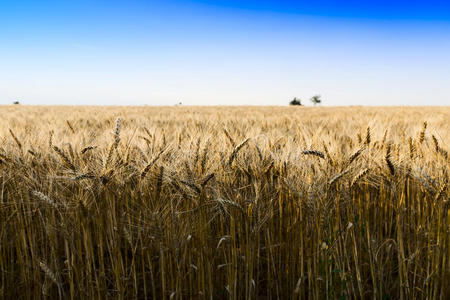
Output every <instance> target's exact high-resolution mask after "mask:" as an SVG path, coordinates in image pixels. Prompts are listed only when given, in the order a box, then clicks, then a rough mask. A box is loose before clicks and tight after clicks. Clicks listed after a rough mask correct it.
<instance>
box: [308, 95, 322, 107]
mask: <svg viewBox="0 0 450 300" xmlns="http://www.w3.org/2000/svg"><path fill="white" fill-rule="evenodd" d="M320 97H321V96H320V95H314V96H312V97H311V99H310V100H311V102H312V103H313V104H314V105H317V104H320V103H321V102H322V99H320Z"/></svg>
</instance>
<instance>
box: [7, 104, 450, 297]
mask: <svg viewBox="0 0 450 300" xmlns="http://www.w3.org/2000/svg"><path fill="white" fill-rule="evenodd" d="M0 112H1V119H0V140H1V144H0V272H1V273H0V298H13V297H15V298H17V299H22V298H46V297H49V298H58V297H59V298H61V299H86V298H132V299H135V298H137V299H163V298H171V299H290V298H293V299H327V298H328V299H352V298H357V299H361V298H365V299H366V298H367V299H371V298H373V299H399V298H402V299H449V298H450V288H449V282H450V192H449V188H448V184H449V182H448V180H449V171H450V170H449V167H450V163H449V162H450V158H449V151H450V145H449V142H450V107H448V106H447V107H405V108H403V107H392V108H384V107H373V108H367V107H340V108H325V107H318V108H312V107H309V108H305V107H181V106H180V107H159V108H158V107H62V106H61V107H53V106H49V107H43V106H40V107H33V106H19V105H18V106H0Z"/></svg>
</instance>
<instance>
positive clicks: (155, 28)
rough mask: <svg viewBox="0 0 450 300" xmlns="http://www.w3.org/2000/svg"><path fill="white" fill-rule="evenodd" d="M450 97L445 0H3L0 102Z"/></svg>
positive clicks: (386, 101) (389, 101) (399, 101)
mask: <svg viewBox="0 0 450 300" xmlns="http://www.w3.org/2000/svg"><path fill="white" fill-rule="evenodd" d="M314 94H321V95H322V98H323V101H324V105H450V2H449V1H436V0H428V1H414V0H410V1H282V0H279V1H264V0H262V1H237V0H236V1H206V0H205V1H193V0H191V1H182V0H178V1H137V0H128V1H114V0H109V1H85V0H77V1H63V0H59V1H45V0H41V1H36V0H34V1H20V0H14V1H9V0H6V1H5V0H2V1H0V104H9V103H12V102H13V101H14V100H19V101H21V103H24V104H97V105H104V104H108V105H129V104H132V105H141V104H148V105H173V104H175V103H177V102H180V101H181V102H182V103H183V104H184V105H205V104H206V105H209V104H214V105H227V104H231V105H241V104H249V105H286V104H287V103H288V102H289V100H291V99H292V98H293V97H294V96H296V97H300V98H301V99H302V100H303V102H306V103H307V104H309V103H308V102H309V101H308V100H307V99H309V98H310V97H311V96H313V95H314Z"/></svg>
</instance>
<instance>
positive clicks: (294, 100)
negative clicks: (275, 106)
mask: <svg viewBox="0 0 450 300" xmlns="http://www.w3.org/2000/svg"><path fill="white" fill-rule="evenodd" d="M289 105H300V106H301V105H302V101H301V100H300V99H297V97H294V99H292V100H291V102H289Z"/></svg>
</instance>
